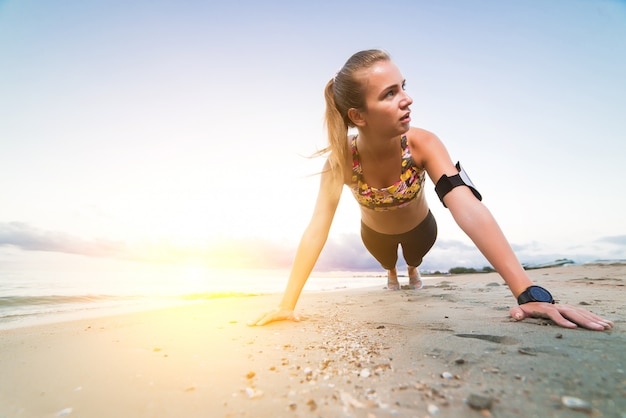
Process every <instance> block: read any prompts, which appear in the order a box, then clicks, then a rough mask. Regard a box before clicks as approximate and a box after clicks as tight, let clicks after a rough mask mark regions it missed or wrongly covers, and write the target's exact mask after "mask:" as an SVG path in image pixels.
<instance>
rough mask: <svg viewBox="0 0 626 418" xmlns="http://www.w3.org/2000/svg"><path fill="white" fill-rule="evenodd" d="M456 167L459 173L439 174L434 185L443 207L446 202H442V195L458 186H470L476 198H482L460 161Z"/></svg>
mask: <svg viewBox="0 0 626 418" xmlns="http://www.w3.org/2000/svg"><path fill="white" fill-rule="evenodd" d="M456 169H457V170H458V171H459V174H455V175H454V176H450V177H448V176H446V175H445V174H444V175H443V176H441V178H440V179H439V181H437V184H436V185H435V191H436V192H437V196H439V200H441V203H442V204H443V206H444V207H445V208H447V206H446V204H445V203H443V197H444V196H445V195H447V194H448V193H450V191H451V190H452V189H454V188H455V187H458V186H467V187H469V188H470V190H471V191H472V193H473V194H474V196H476V199H478V200H483V197H482V196H481V195H480V193H478V190H476V187H474V183H472V181H471V180H470V178H469V177H468V175H467V173H466V172H465V170H463V167H461V163H458V162H457V163H456Z"/></svg>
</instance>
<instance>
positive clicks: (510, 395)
mask: <svg viewBox="0 0 626 418" xmlns="http://www.w3.org/2000/svg"><path fill="white" fill-rule="evenodd" d="M529 274H530V275H531V276H532V278H533V280H534V281H535V282H536V283H537V284H540V285H543V286H545V287H547V288H549V289H550V290H551V291H552V293H553V294H554V295H555V297H556V298H557V299H558V300H559V301H560V302H561V303H569V304H572V305H581V304H582V305H585V307H586V308H588V309H589V310H591V311H593V312H595V313H597V314H600V315H602V316H604V317H606V318H608V319H611V320H613V321H614V322H615V326H614V328H613V329H612V330H610V331H605V332H594V331H586V330H581V329H576V330H568V329H563V328H559V327H557V326H555V325H554V324H552V323H550V322H549V321H547V320H543V319H530V320H529V319H527V320H524V321H523V322H515V321H513V320H512V319H510V318H509V316H508V309H509V308H510V307H511V306H513V304H514V303H515V301H514V300H513V297H512V296H511V295H510V292H509V291H508V288H507V287H506V286H505V285H504V283H503V281H502V280H501V278H500V277H499V276H498V275H497V274H495V273H490V274H477V275H466V276H447V277H437V278H433V279H427V281H426V283H425V287H424V288H423V289H422V290H419V291H409V290H402V291H397V292H390V291H384V290H382V287H383V286H384V283H381V286H380V287H377V288H367V289H359V290H341V291H333V292H320V293H312V292H311V293H309V292H306V291H305V293H304V294H303V295H302V297H301V299H300V302H299V305H298V311H299V312H300V313H302V314H304V315H306V319H305V320H303V321H301V322H299V323H295V322H280V323H274V324H270V325H267V326H265V327H249V326H247V325H246V323H247V322H248V321H249V320H251V319H253V318H255V317H257V316H258V315H259V314H260V313H261V312H263V311H265V310H267V309H270V308H273V307H274V306H275V304H276V303H277V302H278V300H279V298H280V295H268V296H256V297H247V298H237V299H220V300H212V301H207V302H203V303H199V304H195V305H192V306H184V307H176V308H169V309H161V310H153V311H146V312H138V313H131V314H124V315H116V316H108V317H101V318H90V319H82V320H76V321H69V322H61V323H56V324H48V325H40V326H35V327H28V328H19V329H13V330H7V331H2V333H1V335H0V371H1V373H2V374H1V378H0V418H14V417H15V418H16V417H63V416H67V417H91V418H97V417H137V418H140V417H366V418H369V417H419V418H421V417H435V416H436V417H485V416H493V417H513V416H522V417H542V418H543V417H588V416H592V417H619V418H623V417H626V400H625V399H626V373H625V370H626V354H625V349H626V333H625V331H624V329H625V326H624V323H625V319H626V314H625V313H624V309H623V308H624V300H625V298H624V284H625V283H626V266H574V267H558V268H550V269H542V270H533V271H530V272H529ZM381 280H382V279H381Z"/></svg>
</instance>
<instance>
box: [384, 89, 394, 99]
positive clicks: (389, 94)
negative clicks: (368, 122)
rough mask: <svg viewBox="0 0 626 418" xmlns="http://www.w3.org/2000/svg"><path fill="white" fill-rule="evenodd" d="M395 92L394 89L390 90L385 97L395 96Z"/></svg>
mask: <svg viewBox="0 0 626 418" xmlns="http://www.w3.org/2000/svg"><path fill="white" fill-rule="evenodd" d="M393 94H394V93H393V90H389V91H388V92H387V94H386V95H385V97H393Z"/></svg>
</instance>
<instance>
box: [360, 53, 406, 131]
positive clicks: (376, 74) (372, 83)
mask: <svg viewBox="0 0 626 418" xmlns="http://www.w3.org/2000/svg"><path fill="white" fill-rule="evenodd" d="M363 77H364V83H365V87H366V88H365V104H366V106H367V108H366V109H365V110H362V115H363V120H364V122H365V126H363V127H364V128H365V127H367V128H369V129H371V130H372V131H375V132H377V133H380V134H382V135H390V136H395V135H400V134H403V133H405V132H407V131H408V130H409V127H410V123H411V116H410V114H411V111H410V109H409V106H410V105H411V104H412V103H413V99H411V97H409V95H408V94H406V92H405V90H404V87H405V80H404V77H402V73H400V70H399V69H398V67H397V66H396V65H395V64H394V63H393V62H391V61H379V62H377V63H376V64H374V65H373V66H372V67H371V68H369V69H367V70H366V71H365V72H364V74H363Z"/></svg>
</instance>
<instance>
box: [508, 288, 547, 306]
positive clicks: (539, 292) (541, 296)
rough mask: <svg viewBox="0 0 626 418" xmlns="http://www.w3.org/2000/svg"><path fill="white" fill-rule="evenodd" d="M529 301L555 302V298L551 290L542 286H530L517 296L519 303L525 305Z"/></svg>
mask: <svg viewBox="0 0 626 418" xmlns="http://www.w3.org/2000/svg"><path fill="white" fill-rule="evenodd" d="M528 302H547V303H554V299H553V298H552V295H551V294H550V292H548V291H547V290H546V289H544V288H543V287H541V286H530V287H529V288H528V289H526V290H524V291H523V292H522V293H520V295H519V296H518V297H517V303H518V304H519V305H523V304H525V303H528Z"/></svg>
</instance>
